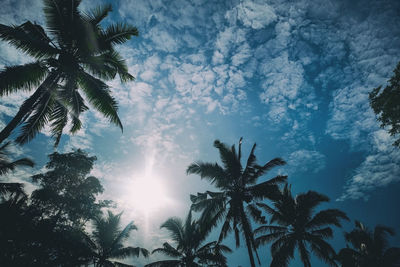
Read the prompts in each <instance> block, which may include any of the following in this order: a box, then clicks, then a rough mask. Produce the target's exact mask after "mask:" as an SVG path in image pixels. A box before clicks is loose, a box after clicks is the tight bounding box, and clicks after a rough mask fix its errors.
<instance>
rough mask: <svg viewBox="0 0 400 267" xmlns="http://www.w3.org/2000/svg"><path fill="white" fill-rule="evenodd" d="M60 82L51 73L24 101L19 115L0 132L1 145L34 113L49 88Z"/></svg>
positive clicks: (57, 77)
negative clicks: (38, 102)
mask: <svg viewBox="0 0 400 267" xmlns="http://www.w3.org/2000/svg"><path fill="white" fill-rule="evenodd" d="M58 80H59V76H58V75H57V74H55V73H51V74H50V75H49V76H47V78H46V79H45V80H44V81H43V83H42V84H41V85H40V86H39V88H37V89H36V91H35V92H34V93H33V94H32V95H31V96H30V97H29V98H28V99H27V100H25V101H24V103H23V104H22V105H21V107H20V108H19V110H18V112H17V114H16V115H15V116H14V118H13V119H12V120H11V121H10V122H9V123H8V124H7V126H6V127H5V128H4V129H3V130H2V131H1V132H0V143H2V142H3V141H4V140H5V139H6V138H7V137H9V136H10V134H11V133H12V131H14V129H15V128H17V127H18V125H19V124H21V123H22V122H23V121H24V120H25V119H26V118H27V115H29V114H30V112H32V110H33V107H34V105H35V103H36V101H37V100H38V99H39V98H40V96H41V95H42V93H43V91H44V90H48V89H49V86H52V85H54V84H55V83H57V82H58Z"/></svg>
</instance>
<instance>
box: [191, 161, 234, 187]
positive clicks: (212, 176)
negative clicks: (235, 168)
mask: <svg viewBox="0 0 400 267" xmlns="http://www.w3.org/2000/svg"><path fill="white" fill-rule="evenodd" d="M186 173H187V174H198V175H200V177H201V178H202V179H207V180H209V181H210V182H211V184H214V183H216V185H217V187H223V186H225V185H226V183H227V182H226V180H227V174H226V173H225V171H224V169H223V168H222V167H221V166H219V165H218V163H204V162H197V163H192V164H190V165H189V167H188V168H187V169H186Z"/></svg>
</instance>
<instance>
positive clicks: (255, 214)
mask: <svg viewBox="0 0 400 267" xmlns="http://www.w3.org/2000/svg"><path fill="white" fill-rule="evenodd" d="M246 211H247V213H248V214H249V215H250V217H251V218H253V220H254V221H255V222H256V223H259V224H266V223H267V221H266V219H265V216H263V215H262V212H261V210H260V209H258V208H257V205H256V204H253V203H252V204H249V205H247V206H246Z"/></svg>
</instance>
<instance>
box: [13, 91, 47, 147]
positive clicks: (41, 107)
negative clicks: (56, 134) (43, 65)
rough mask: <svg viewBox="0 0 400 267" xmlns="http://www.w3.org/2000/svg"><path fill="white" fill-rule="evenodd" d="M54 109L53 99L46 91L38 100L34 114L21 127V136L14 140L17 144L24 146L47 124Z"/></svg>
mask: <svg viewBox="0 0 400 267" xmlns="http://www.w3.org/2000/svg"><path fill="white" fill-rule="evenodd" d="M53 107H54V97H53V94H52V93H51V92H49V91H46V92H45V93H44V94H43V95H42V96H41V97H40V98H39V100H38V104H37V105H36V106H35V111H34V113H33V114H32V115H31V116H30V117H29V119H28V120H27V121H26V122H25V123H24V124H23V125H22V128H21V134H20V135H19V136H18V137H17V139H16V140H15V141H16V142H17V143H19V144H25V143H26V142H28V141H30V140H31V139H33V138H34V137H35V135H36V134H37V133H38V132H39V131H40V130H41V129H42V128H43V127H44V125H45V124H47V123H48V121H49V119H50V116H51V113H52V111H53Z"/></svg>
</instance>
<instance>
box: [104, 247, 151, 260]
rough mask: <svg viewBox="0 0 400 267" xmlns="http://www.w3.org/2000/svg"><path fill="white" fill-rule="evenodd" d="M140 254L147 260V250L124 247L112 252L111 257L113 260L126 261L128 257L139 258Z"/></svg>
mask: <svg viewBox="0 0 400 267" xmlns="http://www.w3.org/2000/svg"><path fill="white" fill-rule="evenodd" d="M140 254H142V255H143V256H144V257H146V258H147V257H148V255H149V252H148V251H147V250H146V249H144V248H140V247H124V248H120V249H117V250H114V251H112V252H111V254H110V256H111V258H116V259H125V258H128V257H139V255H140Z"/></svg>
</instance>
